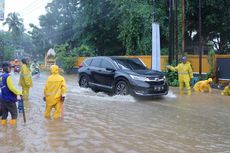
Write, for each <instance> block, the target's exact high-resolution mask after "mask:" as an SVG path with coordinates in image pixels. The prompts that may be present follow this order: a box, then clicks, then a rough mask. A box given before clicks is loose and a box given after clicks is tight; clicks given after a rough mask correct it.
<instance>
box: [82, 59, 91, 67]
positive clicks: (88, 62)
mask: <svg viewBox="0 0 230 153" xmlns="http://www.w3.org/2000/svg"><path fill="white" fill-rule="evenodd" d="M91 62H92V59H87V60H85V62H84V65H85V66H89V65H90V63H91Z"/></svg>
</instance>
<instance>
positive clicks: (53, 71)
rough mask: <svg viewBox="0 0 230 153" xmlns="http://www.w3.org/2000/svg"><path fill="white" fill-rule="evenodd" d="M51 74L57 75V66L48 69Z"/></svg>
mask: <svg viewBox="0 0 230 153" xmlns="http://www.w3.org/2000/svg"><path fill="white" fill-rule="evenodd" d="M50 72H51V74H59V67H58V66H57V65H52V66H51V68H50Z"/></svg>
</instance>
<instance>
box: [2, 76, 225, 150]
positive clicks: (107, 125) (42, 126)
mask: <svg viewBox="0 0 230 153" xmlns="http://www.w3.org/2000/svg"><path fill="white" fill-rule="evenodd" d="M13 77H14V81H15V84H16V83H17V80H18V77H19V76H18V75H13ZM47 77H48V74H45V73H44V74H41V76H40V77H39V78H34V87H33V88H32V90H31V95H30V103H29V104H26V117H27V123H26V124H24V123H23V117H22V114H20V115H19V117H18V123H17V126H16V127H12V126H10V125H8V126H6V127H3V126H1V125H0V152H1V153H10V152H12V153H15V152H17V153H27V152H28V153H35V152H40V153H59V152H65V153H155V152H156V153H158V152H159V153H168V152H170V153H174V152H180V153H188V152H191V153H193V152H194V153H197V152H224V153H229V152H230V97H222V96H220V91H219V90H214V91H213V93H212V94H198V93H193V94H192V96H187V95H184V96H179V95H178V92H177V88H172V89H170V93H169V94H168V95H167V96H165V97H164V98H161V99H152V100H140V99H138V100H137V99H134V98H133V97H131V96H112V97H111V96H108V95H107V94H104V93H101V92H99V93H94V92H93V91H91V90H89V89H81V88H79V86H78V85H77V77H76V76H75V75H71V76H65V78H66V80H67V87H68V92H67V98H66V102H65V104H64V111H65V112H64V114H65V117H64V120H58V121H54V120H49V119H45V118H44V117H43V112H44V109H45V103H44V102H43V101H42V97H43V88H44V84H45V80H46V79H47Z"/></svg>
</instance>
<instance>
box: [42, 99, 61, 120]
mask: <svg viewBox="0 0 230 153" xmlns="http://www.w3.org/2000/svg"><path fill="white" fill-rule="evenodd" d="M61 107H62V105H61V101H59V102H57V103H56V104H54V105H49V104H46V110H45V114H44V115H45V117H46V118H50V113H51V111H52V108H54V109H55V111H54V113H53V119H58V118H59V117H60V114H61Z"/></svg>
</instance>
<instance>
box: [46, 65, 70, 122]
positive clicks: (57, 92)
mask: <svg viewBox="0 0 230 153" xmlns="http://www.w3.org/2000/svg"><path fill="white" fill-rule="evenodd" d="M50 71H51V75H50V76H49V78H48V80H47V82H46V86H45V89H44V101H45V102H46V110H45V117H46V118H50V113H51V111H52V108H54V109H55V111H54V114H53V119H58V118H59V117H60V114H61V109H62V105H63V102H64V100H65V94H66V83H65V79H64V77H62V76H61V75H60V74H59V68H58V66H57V65H52V66H51V68H50Z"/></svg>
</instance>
